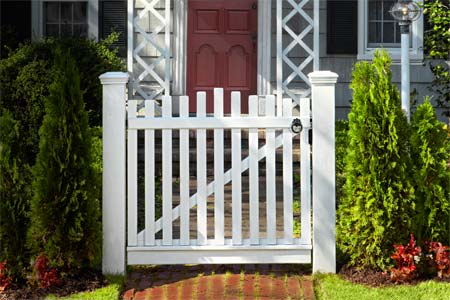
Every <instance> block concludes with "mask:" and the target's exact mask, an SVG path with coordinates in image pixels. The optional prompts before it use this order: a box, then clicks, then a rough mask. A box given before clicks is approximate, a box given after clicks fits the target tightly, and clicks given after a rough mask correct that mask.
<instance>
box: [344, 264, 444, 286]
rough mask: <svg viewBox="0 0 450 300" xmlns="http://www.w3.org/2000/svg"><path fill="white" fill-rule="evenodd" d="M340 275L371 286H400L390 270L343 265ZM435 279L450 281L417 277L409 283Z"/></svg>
mask: <svg viewBox="0 0 450 300" xmlns="http://www.w3.org/2000/svg"><path fill="white" fill-rule="evenodd" d="M339 275H340V276H341V277H342V278H344V279H345V280H348V281H350V282H352V283H357V284H363V285H366V286H370V287H388V286H398V285H399V284H398V283H395V282H393V281H391V279H390V274H389V272H380V271H374V270H368V269H362V270H358V269H357V268H355V267H348V266H343V267H342V268H341V270H340V271H339ZM430 279H433V280H435V281H438V282H448V283H450V278H438V277H435V278H415V279H413V280H412V281H411V282H409V283H402V284H408V285H416V284H419V283H420V282H423V281H426V280H430Z"/></svg>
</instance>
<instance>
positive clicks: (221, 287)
mask: <svg viewBox="0 0 450 300" xmlns="http://www.w3.org/2000/svg"><path fill="white" fill-rule="evenodd" d="M209 283H210V290H209V295H210V298H211V299H220V297H222V296H223V295H224V292H225V275H214V276H212V278H210V281H209Z"/></svg>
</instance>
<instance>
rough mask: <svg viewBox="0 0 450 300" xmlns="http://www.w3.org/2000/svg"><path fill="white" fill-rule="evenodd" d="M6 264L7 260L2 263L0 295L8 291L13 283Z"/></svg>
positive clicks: (0, 263) (0, 264)
mask: <svg viewBox="0 0 450 300" xmlns="http://www.w3.org/2000/svg"><path fill="white" fill-rule="evenodd" d="M6 263H7V262H6V260H5V261H3V262H0V293H1V292H2V291H4V290H6V289H7V288H8V287H9V286H10V285H11V281H12V277H11V276H9V275H8V268H7V267H6Z"/></svg>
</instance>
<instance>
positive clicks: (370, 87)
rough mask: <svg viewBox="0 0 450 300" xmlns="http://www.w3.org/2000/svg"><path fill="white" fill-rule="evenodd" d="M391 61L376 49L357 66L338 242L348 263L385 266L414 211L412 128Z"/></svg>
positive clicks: (339, 212) (383, 267)
mask: <svg viewBox="0 0 450 300" xmlns="http://www.w3.org/2000/svg"><path fill="white" fill-rule="evenodd" d="M390 65H391V60H390V58H389V55H388V54H387V53H386V52H384V51H383V52H380V51H377V52H376V53H375V57H374V60H373V62H372V63H369V62H360V63H357V64H356V66H355V68H354V70H353V80H352V83H351V88H352V89H353V103H352V109H351V112H350V114H349V132H348V139H349V142H348V143H349V146H348V148H349V149H348V152H347V155H346V158H345V163H346V168H345V174H346V176H347V179H346V183H345V187H344V192H345V196H344V197H343V199H342V201H341V204H340V206H339V207H338V227H337V228H338V243H339V247H340V248H341V250H342V251H343V252H344V253H345V254H347V255H349V259H350V261H349V264H350V265H357V266H359V267H361V268H363V267H367V268H381V269H385V267H386V265H387V263H389V253H390V249H391V245H392V244H394V243H396V242H398V241H401V240H402V239H404V237H405V232H406V233H407V232H408V228H409V225H410V224H409V223H410V216H411V215H412V211H413V202H412V199H413V191H414V189H413V187H412V185H411V183H410V179H409V176H408V175H409V174H408V170H409V167H410V166H409V154H408V148H407V146H408V128H407V122H406V118H405V116H404V114H403V112H402V110H401V108H400V97H399V94H398V91H397V89H396V87H395V86H394V85H393V84H392V83H391V71H390Z"/></svg>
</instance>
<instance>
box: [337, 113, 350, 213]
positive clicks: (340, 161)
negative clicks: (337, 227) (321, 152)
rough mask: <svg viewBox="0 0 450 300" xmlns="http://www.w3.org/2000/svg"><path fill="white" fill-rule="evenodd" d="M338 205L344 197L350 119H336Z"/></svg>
mask: <svg viewBox="0 0 450 300" xmlns="http://www.w3.org/2000/svg"><path fill="white" fill-rule="evenodd" d="M335 145H336V148H335V149H336V205H337V206H338V205H339V203H340V202H341V199H342V197H344V184H345V161H344V159H345V154H346V153H347V148H348V121H345V120H339V121H336V143H335Z"/></svg>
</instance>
